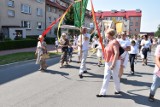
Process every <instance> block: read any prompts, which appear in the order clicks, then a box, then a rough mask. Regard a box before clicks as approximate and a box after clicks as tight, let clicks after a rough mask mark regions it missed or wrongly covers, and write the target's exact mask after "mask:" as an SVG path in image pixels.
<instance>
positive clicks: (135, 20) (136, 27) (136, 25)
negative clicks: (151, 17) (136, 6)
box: [129, 17, 141, 35]
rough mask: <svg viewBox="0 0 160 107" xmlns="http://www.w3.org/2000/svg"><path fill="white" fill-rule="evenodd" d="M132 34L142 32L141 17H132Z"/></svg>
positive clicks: (130, 19)
mask: <svg viewBox="0 0 160 107" xmlns="http://www.w3.org/2000/svg"><path fill="white" fill-rule="evenodd" d="M129 21H130V28H129V29H130V34H131V35H134V34H139V33H140V27H141V17H130V18H129Z"/></svg>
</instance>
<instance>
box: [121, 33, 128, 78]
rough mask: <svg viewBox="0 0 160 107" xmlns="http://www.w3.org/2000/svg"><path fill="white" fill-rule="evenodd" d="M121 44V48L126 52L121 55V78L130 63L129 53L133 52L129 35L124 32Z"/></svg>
mask: <svg viewBox="0 0 160 107" xmlns="http://www.w3.org/2000/svg"><path fill="white" fill-rule="evenodd" d="M119 43H120V45H121V47H122V48H123V49H124V50H125V52H124V53H123V54H122V55H121V67H120V70H119V78H121V77H122V74H123V69H124V68H125V67H126V66H127V63H128V58H129V55H128V51H130V50H131V47H130V45H131V43H130V40H129V39H128V38H127V35H126V34H125V33H124V32H122V34H121V39H120V40H119Z"/></svg>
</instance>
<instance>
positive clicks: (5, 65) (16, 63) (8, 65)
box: [0, 55, 61, 70]
mask: <svg viewBox="0 0 160 107" xmlns="http://www.w3.org/2000/svg"><path fill="white" fill-rule="evenodd" d="M60 56H61V55H54V56H50V58H49V59H52V58H56V57H60ZM33 61H36V59H31V60H26V61H19V62H13V63H9V64H4V65H0V70H1V69H5V68H8V67H10V66H16V65H19V64H26V63H29V62H33Z"/></svg>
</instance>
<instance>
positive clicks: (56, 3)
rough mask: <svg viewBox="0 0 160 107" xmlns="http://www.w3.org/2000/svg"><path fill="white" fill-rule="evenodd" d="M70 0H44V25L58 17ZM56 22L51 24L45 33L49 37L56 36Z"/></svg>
mask: <svg viewBox="0 0 160 107" xmlns="http://www.w3.org/2000/svg"><path fill="white" fill-rule="evenodd" d="M70 2H71V1H70V0H46V26H49V25H50V24H51V23H52V22H53V21H55V20H56V19H57V18H59V17H60V16H61V15H62V14H63V13H64V12H65V10H66V9H67V8H68V6H69V4H70ZM57 27H58V23H57V24H56V25H55V26H53V28H52V29H51V30H50V32H49V33H48V34H47V36H49V37H56V34H55V33H56V28H57Z"/></svg>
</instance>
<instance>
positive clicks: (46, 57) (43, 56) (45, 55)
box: [42, 53, 50, 59]
mask: <svg viewBox="0 0 160 107" xmlns="http://www.w3.org/2000/svg"><path fill="white" fill-rule="evenodd" d="M42 58H43V59H48V58H50V56H49V53H45V54H42Z"/></svg>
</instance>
